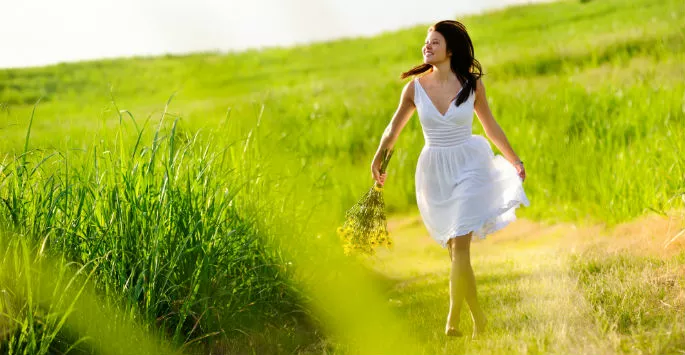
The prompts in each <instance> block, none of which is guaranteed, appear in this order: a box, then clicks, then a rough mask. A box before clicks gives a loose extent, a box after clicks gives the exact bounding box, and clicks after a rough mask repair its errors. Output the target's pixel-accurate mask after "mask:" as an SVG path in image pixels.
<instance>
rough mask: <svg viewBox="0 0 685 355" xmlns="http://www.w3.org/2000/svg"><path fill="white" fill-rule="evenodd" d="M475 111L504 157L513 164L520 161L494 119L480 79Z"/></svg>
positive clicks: (486, 133) (488, 135) (477, 86)
mask: <svg viewBox="0 0 685 355" xmlns="http://www.w3.org/2000/svg"><path fill="white" fill-rule="evenodd" d="M474 109H475V111H476V115H477V116H478V119H479V120H480V123H481V124H482V125H483V129H484V130H485V135H486V136H487V137H488V138H490V140H491V141H492V142H493V143H494V144H495V146H497V148H498V149H499V150H500V151H501V152H502V154H504V157H505V158H507V160H509V162H511V163H512V164H514V163H516V162H517V161H519V157H518V155H516V153H515V152H514V150H513V149H512V148H511V145H510V144H509V140H507V136H506V135H505V134H504V131H503V130H502V127H500V125H499V124H498V123H497V121H495V117H493V115H492V111H490V106H489V105H488V99H487V97H486V95H485V85H484V84H483V82H482V81H481V80H480V79H478V81H477V83H476V102H475V104H474Z"/></svg>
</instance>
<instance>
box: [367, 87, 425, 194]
mask: <svg viewBox="0 0 685 355" xmlns="http://www.w3.org/2000/svg"><path fill="white" fill-rule="evenodd" d="M414 110H416V106H415V105H414V81H413V80H412V81H410V82H408V83H407V84H406V85H404V88H403V89H402V94H401V95H400V102H399V105H398V107H397V110H396V111H395V114H394V115H393V116H392V119H391V120H390V123H389V124H388V126H387V127H386V128H385V131H384V132H383V135H382V136H381V141H380V144H379V146H378V150H376V154H375V155H374V157H373V162H372V163H371V173H372V176H373V178H374V179H375V180H377V181H378V180H379V174H378V170H379V169H380V162H381V159H382V156H381V154H382V152H383V150H384V149H388V150H390V149H393V147H394V146H395V142H397V138H398V137H399V135H400V132H402V129H403V128H404V126H405V125H406V124H407V122H408V121H409V119H410V118H411V116H412V115H413V114H414Z"/></svg>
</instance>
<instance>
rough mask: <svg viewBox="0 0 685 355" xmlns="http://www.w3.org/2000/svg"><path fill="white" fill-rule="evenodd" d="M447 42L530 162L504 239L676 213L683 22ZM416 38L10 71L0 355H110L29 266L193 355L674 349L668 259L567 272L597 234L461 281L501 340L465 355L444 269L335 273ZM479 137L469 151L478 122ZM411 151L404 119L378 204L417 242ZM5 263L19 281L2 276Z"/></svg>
mask: <svg viewBox="0 0 685 355" xmlns="http://www.w3.org/2000/svg"><path fill="white" fill-rule="evenodd" d="M460 20H462V21H463V22H464V23H465V24H466V26H467V28H468V29H469V32H470V34H471V36H472V38H473V41H474V45H475V52H476V57H477V58H478V59H479V60H480V62H481V63H482V64H483V67H484V69H485V73H486V76H485V77H484V82H485V83H486V86H487V92H488V96H489V100H490V104H491V108H492V109H493V112H494V114H495V118H496V119H497V121H498V122H499V123H500V125H501V126H502V127H503V129H504V131H505V133H506V134H507V137H508V139H509V140H510V142H512V145H513V147H514V149H515V151H516V152H517V153H518V155H519V156H521V157H522V159H523V160H524V161H525V162H526V167H527V175H528V177H527V180H526V183H525V184H524V186H525V188H526V192H527V194H528V196H529V199H530V200H531V206H530V207H529V208H525V209H520V210H518V211H517V213H518V215H519V217H523V218H525V220H527V221H544V223H547V224H549V225H552V226H554V225H556V224H557V223H576V224H578V225H579V226H590V225H597V224H600V225H606V226H607V227H612V226H615V225H617V224H619V223H626V222H629V221H632V220H634V219H635V218H639V217H641V216H644V215H645V214H646V213H651V212H656V213H659V214H661V215H667V214H668V213H669V211H672V210H674V209H676V210H677V209H678V208H680V207H681V206H682V205H683V204H684V203H685V199H683V196H685V183H684V181H685V158H683V157H685V84H684V83H683V80H682V78H683V77H685V66H683V63H685V21H684V20H685V6H683V4H682V2H681V1H672V0H665V1H648V0H638V1H634V2H631V3H630V4H627V3H626V2H623V1H618V0H607V1H590V2H585V3H583V2H579V1H561V2H556V3H550V4H540V5H530V6H522V7H514V8H510V9H506V10H502V11H498V12H492V13H488V14H484V15H478V16H471V17H465V18H461V19H460ZM427 25H428V24H427ZM427 25H426V26H419V27H415V28H408V29H405V30H401V31H395V32H388V33H385V34H383V35H379V36H376V37H373V38H359V39H346V40H339V41H333V42H328V43H320V44H313V45H307V46H298V47H294V48H276V49H268V50H263V51H255V50H252V51H246V52H242V53H234V54H218V53H202V54H194V55H187V56H164V57H154V58H129V59H116V60H103V61H93V62H83V63H72V64H60V65H55V66H48V67H42V68H30V69H21V70H0V135H1V136H2V140H0V152H2V153H0V154H2V155H0V199H1V200H2V203H0V230H3V231H6V233H5V234H2V240H1V243H0V246H2V249H0V250H2V252H1V253H0V258H2V263H3V264H2V265H15V266H13V268H9V267H4V268H3V270H4V273H2V275H0V276H2V278H0V280H5V281H3V283H2V284H0V286H2V291H3V292H4V293H5V294H7V295H12V296H11V297H10V296H4V297H5V299H4V300H3V299H0V350H1V351H0V352H2V351H5V350H8V351H5V352H10V353H41V352H42V353H50V352H64V351H66V350H67V349H69V347H70V346H71V345H72V344H73V343H75V342H78V339H82V342H80V343H79V344H78V345H77V346H76V348H75V349H74V350H72V352H74V353H79V352H81V353H85V352H89V351H98V352H105V353H106V352H107V351H114V352H112V353H117V352H116V351H115V350H112V349H108V348H107V346H103V343H102V342H104V341H105V340H103V339H100V340H98V339H97V335H87V334H84V333H79V332H78V331H76V330H73V329H80V328H78V323H74V324H75V325H72V326H69V323H68V322H67V323H61V322H59V320H60V319H67V318H64V317H63V315H64V314H66V313H68V312H67V310H68V309H69V308H68V307H67V308H66V309H65V308H59V307H57V306H55V307H56V308H54V309H58V310H59V312H57V311H55V312H52V311H51V309H53V308H51V307H49V306H45V304H47V305H49V304H51V303H50V302H54V303H55V304H61V303H59V302H58V300H54V299H51V298H49V297H48V298H47V299H46V301H45V302H46V303H45V304H36V303H31V302H30V300H27V299H26V296H17V295H27V294H28V295H30V294H32V293H31V292H29V291H27V290H32V289H33V287H34V286H32V284H30V283H29V284H27V285H23V286H22V285H21V284H16V283H12V282H11V280H13V279H15V278H14V277H13V274H11V273H9V271H7V270H24V268H26V267H28V266H27V265H34V263H38V264H40V260H41V258H43V257H45V258H52V259H55V260H57V261H55V262H56V263H57V264H58V265H60V266H56V268H58V269H59V268H63V269H64V270H65V271H64V275H70V273H77V271H78V270H81V271H80V272H82V273H86V274H88V275H92V276H91V277H90V278H89V279H88V280H89V281H88V282H89V283H90V286H88V287H92V288H93V289H94V293H95V294H98V295H99V296H98V297H102V300H103V301H102V302H105V303H107V304H112V305H114V306H115V307H114V308H116V309H118V311H117V312H121V313H122V314H126V315H127V316H126V317H123V316H122V317H123V318H122V319H125V320H126V321H125V322H124V321H122V322H123V324H128V323H127V322H129V321H130V322H131V324H137V325H135V326H139V327H141V328H142V329H143V330H144V331H145V332H149V333H150V334H152V335H150V336H151V337H159V338H160V339H166V340H165V341H168V343H169V344H168V346H171V347H173V348H176V349H182V350H183V351H186V352H189V353H194V352H197V353H207V352H208V349H214V352H213V353H244V352H254V353H277V352H283V353H292V352H301V353H308V352H311V353H322V352H331V351H332V352H335V353H338V352H340V353H345V352H348V353H355V352H356V351H357V350H359V348H355V347H361V349H364V350H366V351H367V352H374V353H381V352H387V353H397V351H401V350H406V349H410V348H414V349H416V351H415V352H417V353H441V352H447V351H452V350H455V349H462V350H465V351H467V352H484V353H487V352H501V353H510V352H520V353H538V352H539V353H598V352H601V353H603V352H615V353H640V352H667V353H675V352H676V351H677V350H682V349H683V328H682V327H679V326H674V327H672V328H667V327H666V326H663V324H681V325H682V322H683V319H682V318H677V315H678V314H682V313H683V312H682V311H683V304H682V302H681V301H682V300H681V299H680V298H678V292H679V291H678V290H682V287H683V285H682V283H681V282H680V281H678V280H682V278H683V274H682V267H681V266H682V265H683V263H684V260H683V257H682V253H681V254H678V253H676V252H674V254H673V255H669V256H668V258H666V257H664V256H663V255H660V256H659V257H654V256H644V255H643V256H636V255H632V254H630V253H627V252H625V251H622V252H621V253H618V254H617V255H613V254H612V255H607V254H606V251H605V250H604V249H602V247H600V246H599V245H602V244H601V243H600V242H595V241H594V239H592V240H593V242H592V243H590V242H587V240H586V239H583V242H582V243H581V241H578V243H581V244H582V245H583V247H582V248H580V249H581V250H582V253H581V252H577V253H575V252H574V253H568V252H567V251H565V250H559V246H560V245H565V244H564V243H567V242H568V243H574V241H575V240H576V239H578V238H581V237H594V235H587V234H588V233H590V234H591V233H593V232H592V231H589V232H588V231H587V230H584V232H582V233H581V232H577V233H570V234H569V233H567V234H564V237H563V238H561V237H559V238H561V240H560V239H558V238H557V237H558V236H554V235H550V234H545V233H541V234H540V233H538V235H537V237H535V238H528V237H526V236H525V235H523V234H525V233H523V232H522V235H521V236H520V239H521V241H524V242H522V243H519V242H520V241H519V240H509V241H507V242H504V241H503V243H505V244H502V245H499V244H497V242H495V241H493V242H488V243H492V245H490V244H487V243H486V244H485V246H483V248H482V250H479V253H483V254H481V255H483V256H482V257H479V259H476V260H474V263H475V264H478V265H480V269H479V270H481V271H479V272H480V275H477V276H481V278H483V279H484V281H483V283H484V288H483V292H484V297H485V298H486V299H488V301H487V302H488V303H487V304H486V307H488V308H489V309H490V312H492V313H494V314H498V317H500V318H493V319H491V321H492V324H494V326H493V328H494V329H493V333H492V334H491V336H490V337H491V338H488V339H487V340H486V341H485V342H482V343H478V344H475V345H474V344H471V343H468V342H464V343H450V344H448V345H445V341H444V340H442V338H441V337H440V336H439V333H438V330H439V329H440V327H436V326H437V325H440V324H441V322H442V321H443V318H442V313H443V311H444V310H443V309H442V308H440V307H443V305H442V303H441V301H439V300H440V299H444V298H445V297H444V296H445V295H443V293H445V292H446V290H447V289H446V287H442V286H444V285H442V284H440V283H441V282H443V281H444V282H446V279H445V278H444V276H445V275H444V274H443V273H441V272H442V271H440V272H438V271H435V270H442V269H444V268H445V267H446V266H447V258H446V257H443V258H442V261H441V259H440V257H439V256H438V255H437V254H438V253H439V252H438V251H437V250H435V248H433V249H430V248H432V247H429V246H425V247H426V248H428V249H426V250H433V251H430V252H428V251H427V253H428V254H426V255H424V254H417V253H419V252H420V250H422V249H418V250H416V251H409V250H408V249H411V244H410V243H411V241H412V240H415V238H414V239H412V238H408V239H406V240H404V242H405V244H404V247H401V246H398V251H397V252H395V253H393V254H389V255H386V256H385V258H386V261H387V264H389V265H392V264H393V263H399V262H400V261H402V263H403V265H401V267H400V266H398V267H397V268H391V269H383V268H380V267H379V266H378V265H376V266H373V265H372V266H369V264H368V262H369V261H368V260H366V261H364V260H362V261H361V262H359V263H357V262H356V261H354V260H347V259H345V258H344V257H343V256H342V255H341V250H339V248H338V245H337V243H338V242H337V236H336V235H335V228H336V227H337V225H338V224H339V223H340V222H341V218H342V213H343V212H344V211H345V209H346V208H348V207H350V206H351V205H352V204H353V203H354V202H355V201H356V200H357V198H358V197H359V196H360V194H361V193H363V191H365V189H367V188H368V187H369V186H370V184H371V178H370V172H369V165H370V162H371V158H372V157H373V153H374V152H375V149H376V148H377V145H378V142H379V138H380V135H381V133H382V132H383V129H384V128H385V126H386V125H387V123H388V122H389V120H390V118H391V117H392V114H393V112H394V111H395V109H396V107H397V103H398V99H399V94H400V91H401V88H402V86H403V85H404V81H401V80H399V79H398V77H399V74H400V73H401V72H402V71H404V70H406V69H408V68H409V67H411V66H413V65H415V64H417V63H419V61H420V59H421V57H420V47H421V44H422V41H423V39H424V36H425V31H426V28H427ZM38 99H40V102H39V103H38V104H37V105H34V104H35V102H36V101H37V100H38ZM474 133H476V134H483V130H482V127H481V126H480V124H479V123H478V120H477V119H474ZM422 145H423V137H422V132H421V127H420V124H419V122H418V120H417V119H416V116H414V118H412V120H411V121H410V122H409V123H408V124H407V126H406V128H405V129H404V131H403V132H402V135H401V136H400V139H399V140H398V142H397V145H396V148H397V151H396V153H395V155H394V156H393V160H392V161H391V163H390V165H389V168H388V180H387V187H386V189H385V191H386V193H385V198H386V201H387V202H388V210H389V212H391V213H393V214H397V215H406V214H408V215H409V216H410V217H409V219H411V218H415V216H413V215H412V213H415V196H414V169H415V167H416V159H417V158H418V153H419V151H420V149H421V147H422ZM493 149H495V150H496V147H494V145H493ZM417 228H418V227H417ZM398 231H399V230H398ZM528 232H531V233H532V232H533V231H532V230H531V231H528ZM402 233H404V232H402ZM402 233H400V232H398V234H397V238H398V241H399V240H400V239H401V238H405V237H404V236H403V235H402ZM421 233H423V234H425V233H424V232H416V233H415V234H411V233H409V234H408V235H409V236H412V237H417V236H418V235H419V234H421ZM666 234H668V235H669V236H673V233H671V232H670V231H669V233H666ZM424 236H425V235H424ZM633 236H634V235H633V234H628V235H626V236H625V238H624V239H626V240H631V238H632V237H633ZM492 239H493V240H497V237H493V238H492ZM566 239H569V240H570V241H567V240H566ZM557 242H558V243H557ZM562 242H563V243H562ZM506 243H509V244H506ZM400 245H403V244H401V243H400ZM674 245H678V244H674ZM403 248H404V249H405V250H404V251H403ZM500 248H505V249H500ZM22 250H23V251H22ZM503 250H506V251H507V252H506V253H504V252H503ZM20 251H22V253H25V254H30V255H33V256H35V258H34V257H24V258H23V259H22V258H17V257H11V258H10V255H13V253H20ZM405 252H406V253H407V254H403V253H405ZM488 253H491V254H492V255H493V256H491V257H486V256H484V255H487V254H488ZM3 255H4V256H3ZM17 255H19V254H17ZM16 260H20V261H21V262H19V261H16ZM403 260H404V261H403ZM406 260H414V261H415V263H413V264H407V263H406ZM531 260H535V261H536V262H535V263H531V262H530V261H531ZM373 262H377V260H376V261H373ZM373 262H372V264H373ZM70 263H71V264H70ZM679 267H680V269H678V268H679ZM31 268H32V267H31ZM31 268H29V269H31ZM476 268H478V266H476ZM431 270H433V271H431ZM645 270H647V271H645ZM673 270H676V271H673ZM677 270H680V271H677ZM650 273H651V274H650ZM662 274H667V275H671V274H672V275H676V276H673V277H674V280H676V281H672V282H671V281H668V282H669V285H671V286H670V287H671V288H670V289H669V290H670V291H667V292H666V291H663V292H662V291H660V290H661V288H662V287H661V286H659V285H661V284H659V283H655V282H656V281H653V279H656V278H657V276H661V275H662ZM24 275H30V273H25V274H24ZM36 275H40V273H36ZM388 275H390V276H388ZM649 275H656V276H654V278H649V277H648V276H649ZM637 276H640V277H637ZM65 277H66V276H65ZM388 277H391V278H393V279H392V280H394V281H392V280H391V281H388V280H386V279H387V278H388ZM27 279H30V278H27ZM67 279H68V278H67ZM75 279H77V278H75ZM83 282H85V281H83ZM388 282H390V283H388ZM659 282H660V281H659ZM379 284H380V285H385V286H384V287H385V288H381V289H379V288H378V285H379ZM60 285H61V284H59V283H57V284H54V285H52V284H51V286H50V287H51V289H53V290H58V289H59V287H62V286H60ZM84 285H85V284H84ZM24 287H26V288H24ZM36 287H37V286H36ZM84 287H86V286H84ZM84 289H85V288H84ZM351 289H353V290H354V292H350V290H351ZM533 291H535V292H537V295H531V292H533ZM44 292H46V291H44ZM388 292H389V293H390V296H388ZM52 293H53V294H57V293H58V292H57V291H53V292H52ZM621 295H629V297H621ZM655 296H658V297H657V298H658V299H659V300H661V301H663V302H664V303H666V304H669V305H670V308H668V307H666V306H664V307H666V308H663V307H662V308H659V307H661V306H659V304H660V303H659V304H653V303H650V302H651V300H654V299H655ZM84 297H85V296H84ZM89 297H90V296H89ZM388 297H390V298H391V299H392V300H393V301H392V302H388ZM557 299H563V300H564V302H560V303H558V304H555V300H557ZM674 300H676V301H674ZM678 300H681V301H678ZM395 301H398V302H399V304H400V306H397V307H399V308H397V307H394V306H393V305H395V306H396V305H397V302H395ZM95 303H97V302H95ZM67 304H68V303H67ZM407 304H410V305H411V306H407ZM331 305H335V306H331ZM576 305H577V307H576ZM60 307H61V306H60ZM678 312H680V313H678ZM86 313H87V312H86ZM562 316H563V317H562ZM3 317H4V318H3ZM564 317H570V318H564ZM105 319H106V318H105ZM406 320H408V321H406ZM3 322H4V323H3ZM674 322H675V323H674ZM3 324H8V325H6V326H3ZM65 324H66V325H65ZM117 324H118V323H117ZM417 325H423V327H422V329H423V330H417V328H416V327H417ZM3 327H4V328H5V329H8V331H4V330H2V328H3ZM74 327H75V328H74ZM126 327H128V328H126ZM130 327H134V326H133V325H126V326H125V327H124V328H125V329H128V330H126V331H131V329H133V328H130ZM70 329H71V330H70ZM143 330H141V332H142V331H143ZM122 332H123V333H117V334H125V333H126V332H125V331H122ZM378 332H381V333H380V334H379V333H378ZM408 333H413V334H415V336H405V335H406V334H408ZM44 334H54V337H52V338H51V337H45V336H44ZM94 337H95V338H94ZM574 337H581V339H584V340H587V342H583V343H582V344H580V343H578V342H575V341H574V339H576V338H574ZM88 339H90V340H88ZM398 339H400V340H401V341H398ZM606 339H610V340H611V341H607V340H606ZM353 343H357V344H356V345H350V344H353ZM485 343H487V344H485ZM583 344H586V345H583ZM105 345H106V344H105ZM581 345H582V346H581ZM165 346H167V345H165ZM348 346H350V347H349V348H348ZM41 349H42V350H41ZM94 349H95V350H94ZM103 349H104V350H103ZM355 349H356V350H355ZM655 349H656V350H655ZM659 349H660V350H659ZM243 350H244V351H243ZM657 350H659V351H657ZM121 352H122V353H125V350H123V349H122V350H121ZM357 352H358V351H357Z"/></svg>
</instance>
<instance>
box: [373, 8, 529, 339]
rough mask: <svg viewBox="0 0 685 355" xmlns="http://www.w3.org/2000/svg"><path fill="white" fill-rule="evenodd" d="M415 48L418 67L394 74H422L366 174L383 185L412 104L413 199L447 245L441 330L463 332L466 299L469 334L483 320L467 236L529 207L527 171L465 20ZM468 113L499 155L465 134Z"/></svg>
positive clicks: (434, 31)
mask: <svg viewBox="0 0 685 355" xmlns="http://www.w3.org/2000/svg"><path fill="white" fill-rule="evenodd" d="M422 51H423V64H421V65H418V66H416V67H414V68H412V69H410V70H408V71H407V72H404V73H402V75H401V78H402V79H404V78H406V77H409V76H417V75H418V74H422V73H424V72H427V74H425V75H422V76H420V77H417V78H414V79H413V80H411V81H410V82H409V83H407V84H406V85H405V86H404V89H403V90H402V94H401V97H400V103H399V107H398V109H397V111H396V112H395V114H394V116H393V117H392V120H391V122H390V124H389V125H388V127H387V128H386V129H385V132H384V133H383V137H382V138H381V142H380V145H379V147H378V151H377V152H376V154H375V156H374V159H373V162H372V164H371V173H372V176H373V178H374V179H375V180H376V181H377V182H378V183H379V184H381V185H383V184H384V183H385V179H386V176H387V174H385V173H384V174H379V169H380V166H381V152H382V151H383V150H384V149H386V148H387V149H392V147H393V146H394V144H395V142H396V140H397V137H398V136H399V134H400V132H401V130H402V128H404V126H405V124H406V123H407V121H408V120H409V118H410V117H411V116H412V114H413V113H414V110H415V109H416V111H417V113H418V116H419V120H420V122H421V127H422V129H423V135H424V139H425V145H424V147H423V150H422V151H421V154H420V155H419V158H418V162H417V166H416V178H415V180H416V201H417V205H418V208H419V212H420V214H421V217H422V219H423V222H424V224H425V226H426V229H427V230H428V232H429V234H430V235H431V237H432V238H434V239H435V240H436V241H437V242H438V243H439V244H440V245H441V246H442V247H443V248H448V250H449V256H450V260H451V262H452V268H451V272H450V282H449V284H450V286H449V290H450V304H449V312H448V314H447V324H446V326H445V334H447V335H450V336H461V335H462V333H461V331H459V313H460V311H461V305H462V301H463V300H464V299H465V300H466V303H467V304H468V306H469V308H470V310H471V317H472V319H473V324H474V328H473V332H472V336H473V337H476V336H477V335H478V334H480V333H481V332H482V331H483V330H484V328H485V325H486V322H487V321H486V317H485V314H484V313H483V311H482V310H481V307H480V305H479V304H478V299H477V296H476V282H475V278H474V275H473V269H472V268H471V259H470V245H471V237H472V236H473V235H475V236H477V237H479V238H485V235H486V234H490V233H493V232H495V231H497V230H499V229H501V228H503V227H504V226H506V225H507V224H509V223H510V222H512V221H514V220H515V219H516V215H515V209H516V208H518V207H520V205H521V204H523V205H525V206H529V205H530V202H529V201H528V198H527V197H526V194H525V192H524V190H523V187H522V183H523V181H524V180H525V178H526V171H525V169H524V167H523V162H522V161H521V160H520V159H519V157H518V156H517V155H516V153H514V150H513V149H512V148H511V146H510V144H509V141H508V140H507V138H506V136H505V134H504V132H503V131H502V129H501V127H500V126H499V125H498V124H497V122H496V121H495V119H494V117H493V116H492V112H490V108H489V107H488V101H487V98H486V96H485V86H484V85H483V82H482V80H481V79H480V77H481V75H482V69H481V66H480V63H478V61H477V60H476V59H475V58H474V51H473V44H472V43H471V39H470V38H469V35H468V34H467V32H466V28H465V27H464V25H462V24H461V23H459V22H457V21H440V22H438V23H436V24H435V25H433V26H431V27H430V28H429V29H428V34H427V37H426V41H425V44H424V46H423V48H422ZM455 93H456V95H455ZM474 111H475V113H476V115H477V116H478V119H479V120H480V122H481V124H482V125H483V128H484V131H485V134H486V135H487V137H488V138H489V139H490V140H491V141H492V142H493V143H494V144H495V145H496V146H497V148H499V150H500V151H501V152H502V153H503V154H504V157H502V155H494V153H493V151H492V149H491V147H490V143H489V142H488V141H487V139H485V137H483V136H481V135H473V134H472V128H471V126H472V122H473V112H474ZM505 158H506V159H505Z"/></svg>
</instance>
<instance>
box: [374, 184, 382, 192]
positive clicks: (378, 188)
mask: <svg viewBox="0 0 685 355" xmlns="http://www.w3.org/2000/svg"><path fill="white" fill-rule="evenodd" d="M373 189H374V190H376V191H383V186H378V185H375V184H374V185H373Z"/></svg>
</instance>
